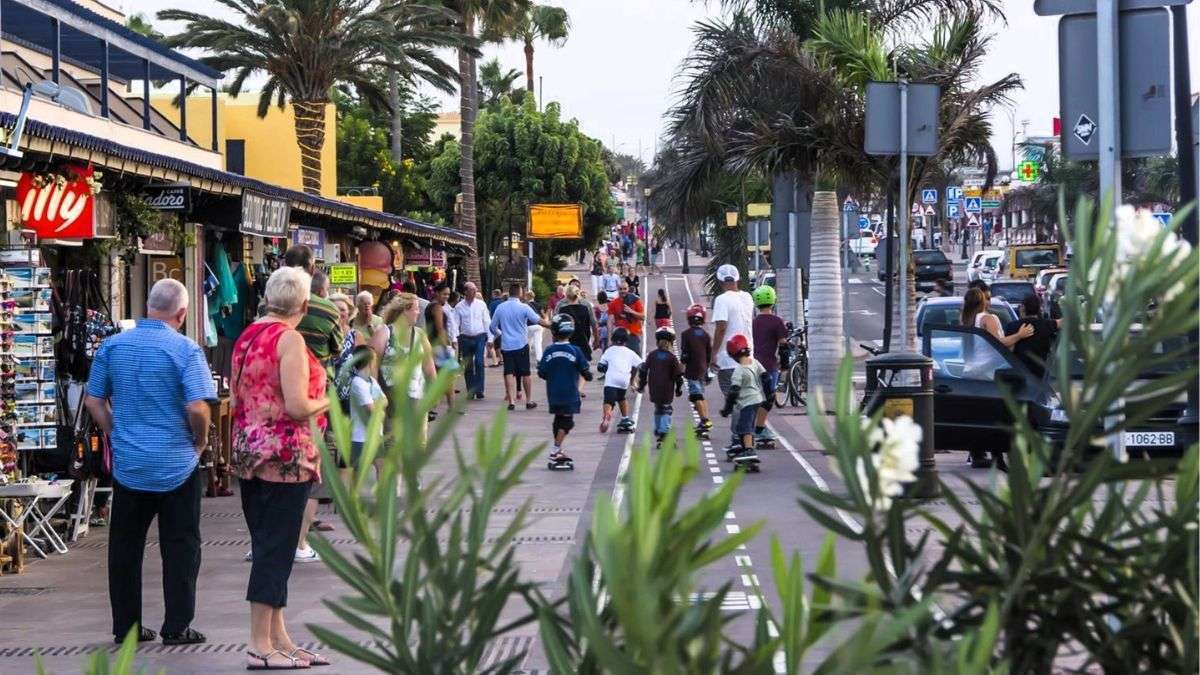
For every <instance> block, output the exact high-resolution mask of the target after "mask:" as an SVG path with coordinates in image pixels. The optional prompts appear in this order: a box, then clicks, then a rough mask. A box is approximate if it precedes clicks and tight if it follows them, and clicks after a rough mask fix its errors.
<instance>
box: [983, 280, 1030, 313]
mask: <svg viewBox="0 0 1200 675" xmlns="http://www.w3.org/2000/svg"><path fill="white" fill-rule="evenodd" d="M988 287H989V288H990V289H991V293H992V297H993V298H999V299H1001V300H1003V301H1005V302H1007V303H1008V304H1010V305H1012V306H1013V307H1019V306H1020V305H1021V303H1022V302H1024V301H1025V298H1026V297H1027V296H1030V295H1034V296H1036V295H1037V291H1035V290H1034V288H1033V283H1032V282H1029V281H1016V280H1013V279H1000V280H999V281H993V282H990V283H989V284H988Z"/></svg>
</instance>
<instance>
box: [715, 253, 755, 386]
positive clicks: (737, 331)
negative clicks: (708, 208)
mask: <svg viewBox="0 0 1200 675" xmlns="http://www.w3.org/2000/svg"><path fill="white" fill-rule="evenodd" d="M741 277H742V275H741V273H739V272H738V268H737V267H735V266H734V265H728V264H727V265H721V266H720V267H718V268H717V281H719V282H720V283H721V288H723V289H725V291H724V292H723V293H721V294H720V295H718V296H717V300H716V302H714V303H713V317H712V318H713V324H714V326H715V329H714V330H713V343H712V344H713V349H712V355H713V362H712V365H713V366H714V367H715V368H716V369H717V384H718V385H719V386H720V387H721V393H722V394H728V393H729V387H730V383H731V382H732V381H733V371H734V369H735V368H737V365H738V364H737V361H734V360H733V357H731V356H730V355H729V353H728V352H727V351H726V350H725V344H726V343H728V342H729V340H730V338H732V337H733V336H734V335H743V336H745V338H746V340H747V341H748V342H749V343H750V344H754V340H753V339H752V337H751V335H752V325H753V322H754V300H753V299H752V298H751V297H750V294H749V293H747V292H746V291H739V290H738V281H739V280H740V279H741Z"/></svg>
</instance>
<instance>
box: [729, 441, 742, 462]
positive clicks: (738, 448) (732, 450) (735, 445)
mask: <svg viewBox="0 0 1200 675" xmlns="http://www.w3.org/2000/svg"><path fill="white" fill-rule="evenodd" d="M744 450H745V448H743V447H742V444H741V442H740V441H730V442H729V445H728V446H726V448H725V461H726V462H732V461H733V458H734V457H736V456H737V455H738V454H739V453H741V452H743V451H744Z"/></svg>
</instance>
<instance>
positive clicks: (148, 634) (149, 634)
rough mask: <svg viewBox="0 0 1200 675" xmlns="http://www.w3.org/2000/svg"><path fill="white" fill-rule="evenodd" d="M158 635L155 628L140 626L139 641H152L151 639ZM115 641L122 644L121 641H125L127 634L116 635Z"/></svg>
mask: <svg viewBox="0 0 1200 675" xmlns="http://www.w3.org/2000/svg"><path fill="white" fill-rule="evenodd" d="M156 637H158V633H155V632H154V630H153V629H151V628H146V627H145V626H141V627H139V628H138V636H137V641H138V642H150V641H151V640H153V639H154V638H156ZM113 642H115V643H116V644H121V643H123V642H125V636H124V635H114V636H113Z"/></svg>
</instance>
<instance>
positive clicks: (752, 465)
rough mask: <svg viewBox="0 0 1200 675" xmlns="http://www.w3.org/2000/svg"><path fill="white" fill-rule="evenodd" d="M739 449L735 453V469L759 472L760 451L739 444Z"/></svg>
mask: <svg viewBox="0 0 1200 675" xmlns="http://www.w3.org/2000/svg"><path fill="white" fill-rule="evenodd" d="M737 449H738V451H737V452H736V453H734V455H733V458H732V459H733V469H734V471H738V470H741V471H748V472H750V473H758V471H759V468H758V464H759V460H758V453H757V452H755V451H754V449H753V448H743V447H741V446H738V448H737Z"/></svg>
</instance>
